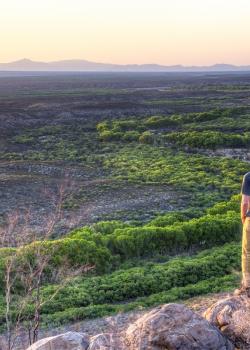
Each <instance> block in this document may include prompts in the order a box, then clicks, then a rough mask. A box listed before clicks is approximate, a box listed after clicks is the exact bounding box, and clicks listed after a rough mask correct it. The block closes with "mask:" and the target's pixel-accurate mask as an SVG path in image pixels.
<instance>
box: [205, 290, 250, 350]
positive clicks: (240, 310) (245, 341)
mask: <svg viewBox="0 0 250 350" xmlns="http://www.w3.org/2000/svg"><path fill="white" fill-rule="evenodd" d="M204 317H205V318H206V319H207V320H208V321H209V322H210V323H211V324H213V325H215V326H216V327H218V328H219V329H220V330H221V332H222V333H223V334H224V335H225V336H226V337H227V338H229V339H230V340H231V341H232V342H233V343H234V344H235V345H236V346H237V347H238V348H239V349H250V299H249V298H248V297H247V296H231V297H228V298H224V299H221V300H218V301H217V302H216V303H215V304H214V305H212V306H211V307H210V308H209V309H207V310H206V311H205V313H204Z"/></svg>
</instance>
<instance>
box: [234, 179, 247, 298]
mask: <svg viewBox="0 0 250 350" xmlns="http://www.w3.org/2000/svg"><path fill="white" fill-rule="evenodd" d="M241 195H242V199H241V221H242V224H243V233H242V255H241V266H242V281H241V287H240V289H237V290H236V291H235V294H237V295H239V294H246V295H247V296H248V297H250V172H248V173H246V174H245V176H244V178H243V181H242V187H241Z"/></svg>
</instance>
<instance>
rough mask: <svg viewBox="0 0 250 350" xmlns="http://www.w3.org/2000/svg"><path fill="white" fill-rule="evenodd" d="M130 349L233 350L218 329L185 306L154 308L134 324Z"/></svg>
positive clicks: (129, 341)
mask: <svg viewBox="0 0 250 350" xmlns="http://www.w3.org/2000/svg"><path fill="white" fill-rule="evenodd" d="M126 338H127V340H128V345H129V349H131V350H135V349H140V350H148V349H151V350H161V349H168V350H179V349H185V350H198V349H200V350H226V349H228V350H231V349H232V350H233V349H234V347H233V345H232V344H231V343H230V341H228V340H227V338H226V337H224V336H223V335H222V334H221V333H220V331H219V330H218V328H216V327H215V326H212V325H211V324H210V323H209V322H208V321H206V320H205V319H204V318H203V317H201V316H200V315H198V314H196V313H194V312H193V311H191V310H190V309H188V308H187V307H186V306H185V305H180V304H167V305H164V306H162V307H158V308H155V309H154V310H152V311H151V312H149V313H147V314H145V315H144V316H143V317H141V318H140V319H138V321H137V322H135V323H134V324H132V325H131V326H130V327H129V328H128V330H127V332H126Z"/></svg>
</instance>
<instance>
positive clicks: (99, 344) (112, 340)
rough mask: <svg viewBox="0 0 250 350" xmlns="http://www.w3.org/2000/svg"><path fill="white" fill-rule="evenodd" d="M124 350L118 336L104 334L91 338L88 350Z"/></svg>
mask: <svg viewBox="0 0 250 350" xmlns="http://www.w3.org/2000/svg"><path fill="white" fill-rule="evenodd" d="M119 349H120V350H122V349H124V347H123V345H122V344H121V342H120V337H119V335H118V334H113V333H102V334H98V335H96V336H94V337H92V338H91V342H90V345H89V348H88V350H119Z"/></svg>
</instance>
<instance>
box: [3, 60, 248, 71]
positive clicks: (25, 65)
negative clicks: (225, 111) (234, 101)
mask: <svg viewBox="0 0 250 350" xmlns="http://www.w3.org/2000/svg"><path fill="white" fill-rule="evenodd" d="M0 71H56V72H59V71H62V72H63V71H68V72H77V71H82V72H90V71H95V72H111V71H112V72H230V71H250V65H247V66H235V65H232V64H215V65H212V66H183V65H174V66H164V65H159V64H126V65H121V64H110V63H98V62H91V61H86V60H64V61H53V62H37V61H32V60H29V59H26V58H24V59H22V60H18V61H14V62H10V63H0Z"/></svg>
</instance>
